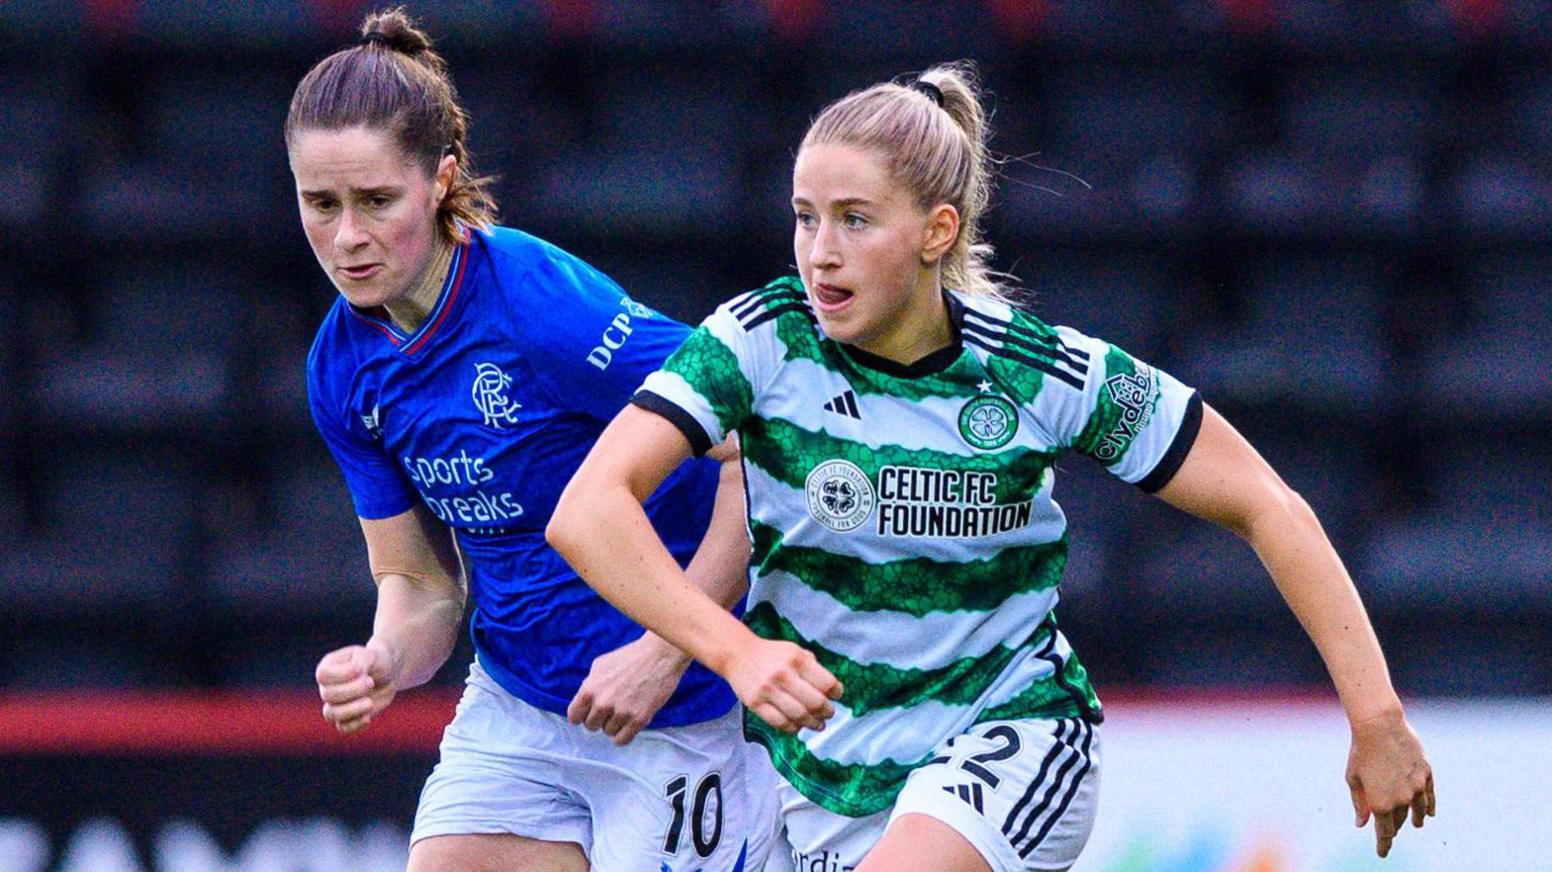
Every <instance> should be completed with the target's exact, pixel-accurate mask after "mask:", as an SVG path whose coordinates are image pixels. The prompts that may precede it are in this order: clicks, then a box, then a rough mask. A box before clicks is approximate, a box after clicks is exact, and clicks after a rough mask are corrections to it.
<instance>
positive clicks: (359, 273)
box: [339, 263, 383, 282]
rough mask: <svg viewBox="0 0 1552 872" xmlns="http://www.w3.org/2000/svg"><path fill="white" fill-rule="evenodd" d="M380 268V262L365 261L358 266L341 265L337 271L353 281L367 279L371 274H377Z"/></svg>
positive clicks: (381, 266)
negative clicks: (365, 262)
mask: <svg viewBox="0 0 1552 872" xmlns="http://www.w3.org/2000/svg"><path fill="white" fill-rule="evenodd" d="M382 268H383V265H382V264H380V263H367V264H362V265H360V266H342V267H340V268H339V271H340V272H341V273H343V274H344V276H345V277H346V278H348V279H354V280H355V281H358V282H359V281H362V280H363V279H369V278H371V277H372V276H374V275H377V273H378V272H379V271H380V270H382Z"/></svg>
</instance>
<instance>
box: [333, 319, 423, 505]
mask: <svg viewBox="0 0 1552 872" xmlns="http://www.w3.org/2000/svg"><path fill="white" fill-rule="evenodd" d="M314 351H315V352H316V346H315V348H314ZM331 387H332V386H331V385H329V384H328V383H327V380H326V379H324V378H323V377H322V376H321V375H320V368H319V367H318V366H316V365H315V362H314V358H313V356H311V355H310V356H309V357H308V361H307V404H308V407H309V408H310V409H311V410H312V415H313V423H314V424H316V425H317V427H318V433H319V435H321V436H322V437H323V441H324V444H325V445H327V446H328V447H329V453H330V454H332V455H334V462H335V463H336V464H338V465H339V468H340V472H342V473H344V475H345V486H346V487H348V488H349V489H350V498H351V500H352V501H354V502H355V504H356V514H357V515H358V516H360V517H362V518H366V519H368V520H374V519H378V518H391V517H393V516H394V515H398V514H402V513H404V512H406V511H408V510H409V508H410V507H411V506H413V505H415V503H416V501H417V500H418V499H419V495H418V494H417V493H416V491H415V488H414V486H413V485H411V484H410V482H409V480H408V479H407V478H406V477H405V475H404V473H403V472H402V471H400V469H399V467H398V466H397V465H395V464H394V462H393V458H392V457H390V456H389V455H388V453H387V452H386V451H384V450H383V447H382V444H381V443H380V442H378V441H376V440H375V439H373V438H372V434H371V433H370V432H369V431H368V430H367V423H366V422H365V421H361V420H359V419H357V420H353V418H357V417H358V416H352V415H351V414H350V412H349V410H348V409H347V408H346V403H345V402H344V401H343V400H341V399H340V398H339V397H338V396H337V395H335V393H334V392H333V391H332V390H330V388H331Z"/></svg>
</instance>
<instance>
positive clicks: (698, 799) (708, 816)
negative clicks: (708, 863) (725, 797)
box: [663, 772, 722, 860]
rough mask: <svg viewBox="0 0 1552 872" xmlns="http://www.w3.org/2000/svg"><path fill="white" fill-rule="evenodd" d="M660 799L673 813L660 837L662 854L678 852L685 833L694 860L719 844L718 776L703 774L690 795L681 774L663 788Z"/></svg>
mask: <svg viewBox="0 0 1552 872" xmlns="http://www.w3.org/2000/svg"><path fill="white" fill-rule="evenodd" d="M663 796H664V797H666V798H667V799H668V803H669V806H670V807H671V808H672V810H673V819H672V820H671V821H670V822H669V824H668V832H667V833H666V834H665V835H664V836H663V853H665V854H669V855H673V854H677V853H679V846H680V845H681V844H683V843H684V836H685V831H686V830H689V836H690V843H691V844H692V845H694V847H695V855H696V856H697V857H700V858H701V859H702V860H704V859H706V858H707V857H710V856H711V855H712V854H713V853H715V852H716V850H717V844H718V843H720V842H721V841H722V774H721V773H719V772H712V773H709V774H707V775H706V777H704V778H702V779H701V780H700V782H699V783H697V784H696V785H695V790H694V791H693V793H692V791H691V790H690V779H689V776H686V775H681V776H679V777H678V778H675V779H674V780H672V781H670V782H668V784H666V785H664V787H663Z"/></svg>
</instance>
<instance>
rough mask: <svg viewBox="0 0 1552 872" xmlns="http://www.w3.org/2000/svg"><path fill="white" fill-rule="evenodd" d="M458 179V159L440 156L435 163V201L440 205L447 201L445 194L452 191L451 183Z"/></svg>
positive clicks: (447, 155)
mask: <svg viewBox="0 0 1552 872" xmlns="http://www.w3.org/2000/svg"><path fill="white" fill-rule="evenodd" d="M457 178H458V158H456V157H454V156H453V155H451V154H444V155H442V159H441V160H440V161H438V162H437V169H436V201H437V204H438V205H440V204H441V203H442V201H443V200H445V199H447V194H448V192H449V191H451V190H452V189H453V182H454V181H455V180H456V179H457Z"/></svg>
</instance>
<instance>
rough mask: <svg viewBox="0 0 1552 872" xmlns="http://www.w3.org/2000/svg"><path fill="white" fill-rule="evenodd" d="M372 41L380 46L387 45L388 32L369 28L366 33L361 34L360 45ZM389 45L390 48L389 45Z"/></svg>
mask: <svg viewBox="0 0 1552 872" xmlns="http://www.w3.org/2000/svg"><path fill="white" fill-rule="evenodd" d="M374 43H375V44H377V45H381V46H388V34H386V33H383V32H382V31H381V30H369V31H367V32H366V33H363V34H361V44H362V45H372V44H374ZM389 47H390V48H391V46H389Z"/></svg>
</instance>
